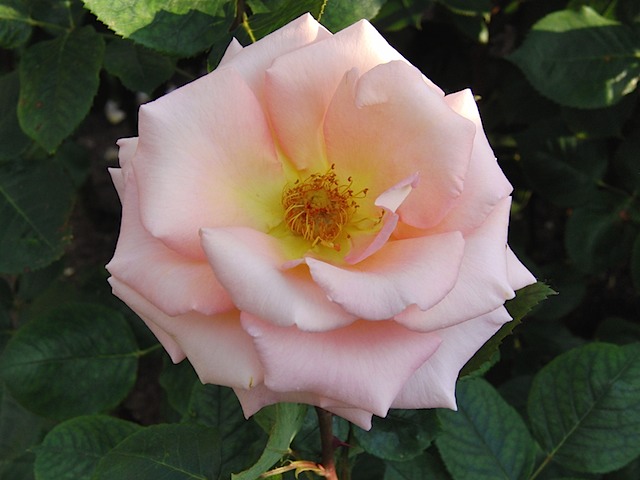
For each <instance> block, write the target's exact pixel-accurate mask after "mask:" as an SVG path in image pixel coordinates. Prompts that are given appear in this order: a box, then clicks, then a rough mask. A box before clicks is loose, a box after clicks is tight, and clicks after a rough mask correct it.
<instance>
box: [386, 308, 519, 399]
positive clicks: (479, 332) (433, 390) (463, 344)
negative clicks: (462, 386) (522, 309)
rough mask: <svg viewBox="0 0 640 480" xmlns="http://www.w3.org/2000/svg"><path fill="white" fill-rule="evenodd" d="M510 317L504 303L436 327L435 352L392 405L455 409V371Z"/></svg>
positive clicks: (456, 372)
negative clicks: (439, 328) (487, 311)
mask: <svg viewBox="0 0 640 480" xmlns="http://www.w3.org/2000/svg"><path fill="white" fill-rule="evenodd" d="M510 320H511V317H510V316H509V314H508V313H507V310H506V309H505V308H504V307H500V308H498V309H497V310H495V311H493V312H490V313H487V314H485V315H482V316H480V317H477V318H474V319H472V320H467V321H466V322H463V323H459V324H457V325H454V326H452V327H448V328H445V329H442V330H438V331H437V334H438V335H439V336H440V337H441V338H442V343H441V344H440V347H439V348H438V350H436V352H435V353H434V354H433V355H432V356H431V358H429V360H427V361H426V362H425V364H424V365H422V367H420V369H418V371H417V372H416V373H415V374H414V375H413V376H412V377H411V378H410V379H409V381H407V383H406V384H405V385H404V387H403V388H402V391H401V392H400V394H399V395H398V396H397V397H396V399H395V400H394V402H393V405H392V407H393V408H451V409H453V410H455V409H456V399H455V388H456V380H457V379H458V373H459V372H460V370H461V369H462V367H463V366H464V365H465V364H466V363H467V361H468V360H469V359H470V358H471V357H473V355H474V354H475V353H476V352H477V351H478V349H479V348H480V347H481V346H482V345H483V344H484V343H485V342H486V341H487V340H489V339H490V338H491V337H492V336H493V335H494V334H495V333H496V332H497V331H498V330H499V329H500V327H501V326H502V325H504V324H505V323H507V322H509V321H510Z"/></svg>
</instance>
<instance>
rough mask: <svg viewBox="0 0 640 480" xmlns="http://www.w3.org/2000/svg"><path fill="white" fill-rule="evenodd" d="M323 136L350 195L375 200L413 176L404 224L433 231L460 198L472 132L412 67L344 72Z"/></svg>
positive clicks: (403, 210)
mask: <svg viewBox="0 0 640 480" xmlns="http://www.w3.org/2000/svg"><path fill="white" fill-rule="evenodd" d="M324 131H325V138H326V148H327V157H328V159H329V162H330V163H332V164H335V165H336V166H337V170H338V171H339V172H341V175H343V176H345V177H347V176H351V177H353V180H354V188H355V189H356V190H357V189H362V188H369V191H370V192H371V193H372V194H373V195H379V194H381V193H382V192H384V191H385V190H386V189H388V188H389V187H390V186H391V185H394V184H395V183H397V182H399V181H400V180H402V179H404V178H406V177H407V176H409V175H412V174H415V173H416V172H417V173H418V174H419V176H420V179H419V182H418V184H417V185H416V186H415V188H414V189H413V190H412V191H411V193H410V194H409V196H408V198H407V199H406V200H405V201H404V202H403V203H402V205H401V206H400V208H399V209H398V213H399V215H400V219H401V220H402V221H403V222H405V223H408V224H410V225H413V226H416V227H420V228H428V227H432V226H434V225H436V224H437V223H438V222H440V221H441V220H442V218H443V217H444V216H445V214H446V213H447V212H448V211H449V209H450V208H451V207H452V206H453V205H454V202H455V201H456V199H457V198H458V197H459V196H460V194H461V193H462V191H463V186H464V181H465V177H466V174H467V169H468V167H469V159H470V157H471V151H472V145H473V140H474V135H475V126H474V124H473V123H472V122H470V121H469V120H467V119H466V118H464V117H462V116H461V115H458V114H457V113H456V112H454V111H453V110H452V109H451V108H450V107H449V106H448V105H447V104H446V102H445V101H444V97H443V95H442V94H441V93H440V92H438V91H436V90H434V89H432V88H430V87H429V86H428V85H427V84H426V83H425V81H424V79H423V76H422V74H421V73H420V72H419V71H418V70H417V69H416V68H415V67H413V66H411V65H408V64H406V63H404V62H398V61H395V62H390V63H387V64H384V65H379V66H377V67H375V68H373V69H371V70H370V71H368V72H366V73H364V74H363V75H362V76H361V77H359V74H358V72H357V71H356V70H351V71H349V72H348V73H347V74H346V75H345V77H344V79H343V81H342V82H341V83H340V86H339V87H338V90H337V91H336V94H335V96H334V98H333V101H332V102H331V105H330V106H329V110H328V111H327V114H326V118H325V127H324ZM342 172H344V173H342Z"/></svg>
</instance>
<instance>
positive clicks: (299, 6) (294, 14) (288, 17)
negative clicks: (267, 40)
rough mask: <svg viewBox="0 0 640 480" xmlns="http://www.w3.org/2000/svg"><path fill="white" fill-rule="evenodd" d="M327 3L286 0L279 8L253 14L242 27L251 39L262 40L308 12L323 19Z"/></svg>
mask: <svg viewBox="0 0 640 480" xmlns="http://www.w3.org/2000/svg"><path fill="white" fill-rule="evenodd" d="M326 3H327V0H284V1H283V2H282V3H281V5H279V6H278V8H277V9H274V10H272V11H270V12H268V13H257V14H255V15H252V16H251V17H250V18H249V19H248V20H247V21H246V22H244V23H243V24H242V28H243V29H244V31H245V32H246V33H247V35H248V36H249V39H250V40H251V41H256V40H260V39H261V38H263V37H265V36H267V35H268V34H270V33H271V32H273V31H275V30H277V29H278V28H280V27H284V26H285V25H286V24H287V23H289V22H291V21H292V20H295V19H296V18H298V17H299V16H301V15H303V14H304V13H307V12H309V13H311V15H313V16H314V18H316V19H320V20H321V19H322V18H323V13H322V12H323V10H324V7H325V4H326Z"/></svg>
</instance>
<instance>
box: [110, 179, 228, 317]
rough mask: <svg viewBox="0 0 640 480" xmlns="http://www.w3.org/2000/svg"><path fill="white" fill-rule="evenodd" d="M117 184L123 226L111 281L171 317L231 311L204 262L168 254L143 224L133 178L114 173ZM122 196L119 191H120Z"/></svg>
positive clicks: (112, 260)
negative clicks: (115, 280)
mask: <svg viewBox="0 0 640 480" xmlns="http://www.w3.org/2000/svg"><path fill="white" fill-rule="evenodd" d="M113 175H114V177H113V178H114V183H116V184H118V183H121V184H122V187H121V189H122V190H124V195H123V197H122V224H121V226H120V236H119V237H118V243H117V245H116V251H115V253H114V256H113V258H112V259H111V261H110V262H109V264H108V265H107V267H106V268H107V270H108V271H109V273H111V275H113V276H114V277H116V278H118V279H119V280H121V281H123V282H125V283H127V284H128V285H135V288H136V290H137V292H138V293H139V294H140V295H142V296H143V297H145V298H146V299H147V300H148V301H149V302H151V303H152V304H153V305H155V306H156V308H158V309H160V310H162V311H163V312H164V313H166V314H167V315H179V314H182V313H185V312H188V311H191V310H194V311H197V312H200V313H204V314H213V313H220V312H223V311H227V310H230V309H233V308H234V306H233V303H232V302H231V299H230V298H229V295H228V294H227V292H226V291H225V290H224V288H223V287H222V285H220V283H219V282H218V281H217V280H216V278H215V276H214V274H213V271H212V270H211V267H210V266H209V264H208V263H207V261H206V260H194V259H192V258H188V257H184V256H182V255H180V254H179V253H177V252H175V251H173V250H171V249H169V248H168V247H167V246H166V245H165V244H164V243H162V242H161V241H160V240H158V239H156V238H154V237H152V236H151V235H150V234H149V232H147V230H145V228H144V227H143V226H142V224H141V223H140V217H139V214H138V195H137V191H136V183H135V178H134V177H133V174H132V175H130V176H129V177H128V178H126V179H123V178H122V177H123V175H122V171H121V170H120V169H113ZM119 190H120V189H119Z"/></svg>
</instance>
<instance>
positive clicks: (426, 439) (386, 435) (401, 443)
mask: <svg viewBox="0 0 640 480" xmlns="http://www.w3.org/2000/svg"><path fill="white" fill-rule="evenodd" d="M353 433H354V435H355V438H356V439H357V440H358V444H359V445H360V447H362V448H363V449H364V451H365V452H367V453H370V454H371V455H374V456H376V457H378V458H382V459H384V460H398V461H405V460H409V459H411V458H414V457H416V456H418V455H420V454H421V453H422V452H423V451H424V450H425V449H426V448H427V447H428V446H429V445H431V442H432V441H433V439H434V438H435V436H436V434H437V433H438V425H437V423H436V418H435V411H434V410H390V411H389V414H388V415H387V417H386V418H379V417H374V418H373V426H372V427H371V430H369V431H365V430H362V429H361V428H359V427H354V430H353Z"/></svg>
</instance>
